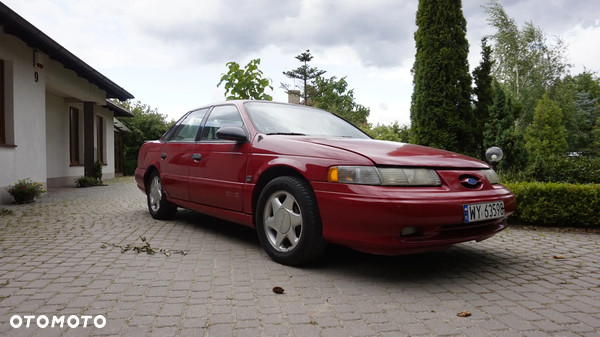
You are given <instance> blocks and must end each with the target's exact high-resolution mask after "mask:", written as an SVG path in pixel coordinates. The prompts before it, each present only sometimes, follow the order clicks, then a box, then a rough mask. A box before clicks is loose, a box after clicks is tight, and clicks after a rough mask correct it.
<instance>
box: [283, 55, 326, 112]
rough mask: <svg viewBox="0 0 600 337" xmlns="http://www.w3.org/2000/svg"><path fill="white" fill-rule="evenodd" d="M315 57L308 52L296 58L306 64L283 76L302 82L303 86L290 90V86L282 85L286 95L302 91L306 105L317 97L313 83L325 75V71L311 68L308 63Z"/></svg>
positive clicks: (285, 72) (296, 86) (286, 72)
mask: <svg viewBox="0 0 600 337" xmlns="http://www.w3.org/2000/svg"><path fill="white" fill-rule="evenodd" d="M313 58H314V56H312V55H311V54H310V50H308V49H307V50H306V52H304V53H302V54H300V55H298V56H296V59H297V60H298V61H300V62H304V64H303V65H302V66H300V67H298V68H296V69H294V70H290V71H284V72H283V74H284V75H285V76H286V77H288V78H292V79H297V80H301V81H302V84H301V85H295V86H294V87H292V88H291V89H290V85H289V84H286V83H281V88H282V89H284V90H285V92H286V94H288V95H289V94H290V93H291V92H293V91H295V90H296V89H300V91H301V93H302V98H304V105H309V104H310V103H309V100H310V99H311V98H313V97H314V96H315V95H316V92H315V89H314V85H313V82H314V80H315V79H316V78H317V77H319V76H321V75H323V74H325V70H319V69H318V68H315V67H309V66H308V62H310V61H311V60H312V59H313Z"/></svg>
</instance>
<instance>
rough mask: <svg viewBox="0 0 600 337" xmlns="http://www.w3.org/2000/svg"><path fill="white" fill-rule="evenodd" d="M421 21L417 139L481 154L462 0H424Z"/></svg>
mask: <svg viewBox="0 0 600 337" xmlns="http://www.w3.org/2000/svg"><path fill="white" fill-rule="evenodd" d="M416 23H417V26H418V29H417V32H416V33H415V42H416V49H417V53H416V59H415V63H414V66H413V76H414V77H413V83H414V89H413V90H414V91H413V95H412V102H411V126H412V129H413V130H414V135H413V142H414V143H416V144H421V145H427V146H432V147H437V148H441V149H446V150H450V151H455V152H460V153H465V154H471V155H477V154H476V153H477V145H476V144H475V141H474V137H473V128H474V125H473V124H474V119H473V110H472V108H471V92H472V89H471V83H472V79H471V75H470V74H469V63H468V60H467V56H468V53H469V43H468V41H467V38H466V32H467V21H466V20H465V18H464V15H463V12H462V1H461V0H420V1H419V8H418V11H417V20H416Z"/></svg>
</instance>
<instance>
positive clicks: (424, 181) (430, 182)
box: [379, 168, 442, 186]
mask: <svg viewBox="0 0 600 337" xmlns="http://www.w3.org/2000/svg"><path fill="white" fill-rule="evenodd" d="M379 173H380V174H381V178H382V179H381V180H382V182H383V183H382V185H386V186H441V185H442V181H441V180H440V177H439V176H438V175H437V173H436V172H435V171H434V170H430V169H415V168H410V169H409V168H402V169H401V168H380V169H379Z"/></svg>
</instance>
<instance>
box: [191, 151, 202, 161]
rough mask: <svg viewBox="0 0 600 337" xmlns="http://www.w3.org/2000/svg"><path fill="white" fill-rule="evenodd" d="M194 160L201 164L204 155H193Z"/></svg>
mask: <svg viewBox="0 0 600 337" xmlns="http://www.w3.org/2000/svg"><path fill="white" fill-rule="evenodd" d="M192 159H193V160H194V161H195V162H199V161H200V160H202V155H201V154H200V153H192Z"/></svg>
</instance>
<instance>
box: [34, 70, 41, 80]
mask: <svg viewBox="0 0 600 337" xmlns="http://www.w3.org/2000/svg"><path fill="white" fill-rule="evenodd" d="M33 78H35V81H36V82H38V81H39V80H40V75H39V74H38V72H37V71H36V72H34V73H33Z"/></svg>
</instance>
